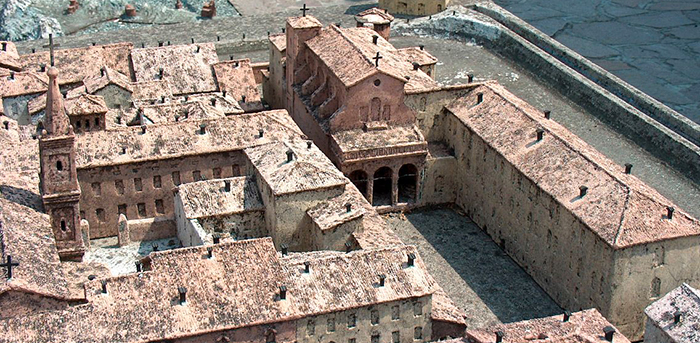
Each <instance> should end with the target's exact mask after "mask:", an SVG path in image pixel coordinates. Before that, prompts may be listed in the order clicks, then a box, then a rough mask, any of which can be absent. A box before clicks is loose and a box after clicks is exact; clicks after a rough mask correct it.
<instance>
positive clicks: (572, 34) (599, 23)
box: [495, 0, 700, 123]
mask: <svg viewBox="0 0 700 343" xmlns="http://www.w3.org/2000/svg"><path fill="white" fill-rule="evenodd" d="M495 2H496V3H497V4H498V5H500V6H502V7H504V8H505V9H507V10H508V11H510V12H512V13H513V14H515V15H517V16H518V17H520V18H521V19H523V20H525V21H527V22H528V23H530V24H531V25H533V26H535V27H536V28H538V29H539V30H541V31H542V32H544V33H546V34H547V35H549V36H551V37H552V38H554V39H556V40H557V41H559V42H560V43H562V44H564V45H566V46H568V47H569V48H571V49H573V50H575V51H576V52H578V53H580V54H581V55H583V56H584V57H586V58H588V59H590V60H591V61H593V62H594V63H596V64H598V65H599V66H601V67H602V68H604V69H606V70H608V71H610V72H612V73H613V74H615V75H617V76H618V77H620V78H621V79H623V80H625V81H627V82H628V83H630V84H632V85H633V86H635V87H637V88H638V89H640V90H642V91H643V92H645V93H647V94H649V95H650V96H652V97H654V98H656V99H657V100H659V101H661V102H662V103H664V104H666V105H668V106H669V107H671V108H673V109H675V110H676V111H678V112H679V113H681V114H683V115H685V116H686V117H688V118H690V119H691V120H693V121H695V122H697V123H700V27H698V24H699V23H700V0H554V1H553V0H495Z"/></svg>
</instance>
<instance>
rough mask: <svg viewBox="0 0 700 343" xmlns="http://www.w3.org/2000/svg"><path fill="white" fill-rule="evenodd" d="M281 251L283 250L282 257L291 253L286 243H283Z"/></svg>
mask: <svg viewBox="0 0 700 343" xmlns="http://www.w3.org/2000/svg"><path fill="white" fill-rule="evenodd" d="M280 249H281V250H282V256H287V254H288V253H289V246H288V245H287V244H285V243H282V244H281V245H280Z"/></svg>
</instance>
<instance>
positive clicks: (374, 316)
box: [370, 310, 379, 325]
mask: <svg viewBox="0 0 700 343" xmlns="http://www.w3.org/2000/svg"><path fill="white" fill-rule="evenodd" d="M370 321H371V323H372V325H377V324H379V311H377V310H372V311H370Z"/></svg>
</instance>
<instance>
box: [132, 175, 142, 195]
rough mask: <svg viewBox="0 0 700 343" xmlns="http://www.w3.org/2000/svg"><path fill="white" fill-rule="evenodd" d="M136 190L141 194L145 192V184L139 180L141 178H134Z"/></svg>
mask: <svg viewBox="0 0 700 343" xmlns="http://www.w3.org/2000/svg"><path fill="white" fill-rule="evenodd" d="M134 189H135V190H136V191H137V192H140V191H142V190H143V184H142V183H141V178H139V177H137V178H134Z"/></svg>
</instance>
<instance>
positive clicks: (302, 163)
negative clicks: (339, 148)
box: [244, 139, 348, 195]
mask: <svg viewBox="0 0 700 343" xmlns="http://www.w3.org/2000/svg"><path fill="white" fill-rule="evenodd" d="M307 142H309V141H306V140H301V139H296V140H287V141H277V142H274V143H270V144H265V145H258V146H254V147H251V148H248V149H245V150H244V152H245V154H246V156H247V157H248V159H249V160H250V163H251V164H252V165H253V167H254V168H255V169H256V170H257V171H258V173H260V175H261V176H262V178H263V180H264V181H265V183H266V184H267V185H268V186H269V187H270V189H271V190H272V193H273V194H275V195H283V194H290V193H297V192H304V191H309V190H314V189H323V188H330V187H340V186H344V185H345V184H346V183H347V182H348V180H347V179H346V178H345V176H343V174H342V173H341V172H340V171H339V170H338V169H337V168H335V166H334V165H333V163H331V161H330V160H329V159H328V157H326V155H324V154H323V152H321V150H319V149H318V148H317V147H316V146H315V145H314V144H311V146H310V147H308V146H307ZM288 152H291V153H292V156H293V158H292V161H288V160H287V153H288Z"/></svg>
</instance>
